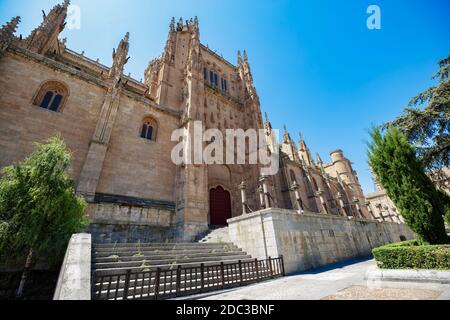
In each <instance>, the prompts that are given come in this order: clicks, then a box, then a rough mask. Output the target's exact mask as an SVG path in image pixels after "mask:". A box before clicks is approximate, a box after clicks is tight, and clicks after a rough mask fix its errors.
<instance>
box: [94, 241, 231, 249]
mask: <svg viewBox="0 0 450 320" xmlns="http://www.w3.org/2000/svg"><path fill="white" fill-rule="evenodd" d="M228 244H230V243H228ZM221 245H223V244H222V243H205V244H203V243H197V242H189V243H116V244H114V243H108V244H94V245H93V247H94V248H97V249H102V248H137V247H147V248H154V247H158V248H192V247H205V248H209V247H218V246H221Z"/></svg>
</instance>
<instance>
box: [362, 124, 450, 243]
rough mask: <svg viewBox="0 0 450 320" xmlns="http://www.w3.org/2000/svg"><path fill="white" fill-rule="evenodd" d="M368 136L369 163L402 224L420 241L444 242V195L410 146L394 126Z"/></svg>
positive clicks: (378, 130)
mask: <svg viewBox="0 0 450 320" xmlns="http://www.w3.org/2000/svg"><path fill="white" fill-rule="evenodd" d="M371 137H372V142H371V143H370V144H369V150H368V156H369V165H370V167H371V168H372V170H373V171H374V173H375V174H376V175H377V178H378V180H379V182H380V184H381V185H382V186H383V188H384V189H385V190H386V193H387V195H388V196H389V198H390V199H391V200H392V201H393V202H394V204H395V205H396V207H397V208H398V210H399V211H400V214H401V215H402V217H403V218H404V220H405V223H406V224H407V225H408V226H409V227H410V228H411V230H413V231H414V232H415V233H416V235H417V236H418V239H419V241H420V242H422V243H429V244H443V243H448V242H449V238H448V236H447V234H446V232H445V226H444V219H443V215H444V213H445V210H446V209H447V208H448V207H447V205H448V197H447V196H443V193H442V192H441V191H440V190H438V189H437V188H436V186H435V185H434V184H433V182H432V181H431V179H430V178H429V177H428V176H427V175H426V174H425V172H424V168H423V166H422V163H421V161H419V160H418V159H417V156H416V150H415V149H414V147H413V146H411V144H410V143H409V142H408V140H407V139H406V137H405V136H404V135H403V134H402V133H401V132H400V131H399V130H398V129H397V128H395V127H389V128H388V129H387V131H386V132H385V133H384V135H383V132H382V131H381V129H379V128H375V129H373V131H372V132H371Z"/></svg>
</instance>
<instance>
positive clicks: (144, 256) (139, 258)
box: [94, 250, 245, 263]
mask: <svg viewBox="0 0 450 320" xmlns="http://www.w3.org/2000/svg"><path fill="white" fill-rule="evenodd" d="M242 254H244V255H245V252H243V251H242V250H236V251H231V252H225V251H222V252H214V253H210V252H196V251H192V252H191V253H186V252H180V253H177V254H170V253H167V252H163V253H158V254H153V253H149V254H142V255H136V254H135V255H126V254H124V255H117V254H112V255H109V256H99V255H96V256H95V258H94V260H95V262H96V263H101V262H118V260H120V261H142V260H144V259H145V260H164V259H180V258H185V257H187V258H198V257H216V256H222V257H225V256H237V255H242Z"/></svg>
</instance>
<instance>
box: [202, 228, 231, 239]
mask: <svg viewBox="0 0 450 320" xmlns="http://www.w3.org/2000/svg"><path fill="white" fill-rule="evenodd" d="M230 242H231V241H230V236H229V235H228V227H223V228H217V229H213V230H211V231H210V232H209V233H208V234H206V236H204V237H203V238H202V239H200V241H199V243H230Z"/></svg>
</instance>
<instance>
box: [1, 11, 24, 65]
mask: <svg viewBox="0 0 450 320" xmlns="http://www.w3.org/2000/svg"><path fill="white" fill-rule="evenodd" d="M19 22H20V17H15V18H12V19H11V21H9V22H8V23H6V24H5V25H3V26H2V27H1V29H0V57H1V56H2V55H3V53H4V52H5V51H6V49H7V48H8V46H9V44H10V43H11V41H12V40H13V38H14V33H15V32H16V29H17V25H18V24H19Z"/></svg>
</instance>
